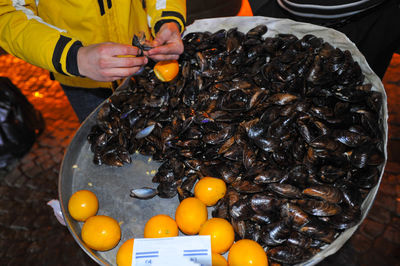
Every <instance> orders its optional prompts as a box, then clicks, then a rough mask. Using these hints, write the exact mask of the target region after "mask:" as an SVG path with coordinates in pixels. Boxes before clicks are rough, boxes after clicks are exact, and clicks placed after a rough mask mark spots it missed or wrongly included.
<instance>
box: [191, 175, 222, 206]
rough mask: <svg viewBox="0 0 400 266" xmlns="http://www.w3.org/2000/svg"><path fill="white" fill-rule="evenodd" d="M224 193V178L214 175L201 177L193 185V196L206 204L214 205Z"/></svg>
mask: <svg viewBox="0 0 400 266" xmlns="http://www.w3.org/2000/svg"><path fill="white" fill-rule="evenodd" d="M225 193H226V184H225V182H224V180H222V179H219V178H215V177H203V178H202V179H200V180H199V181H198V182H197V183H196V185H195V187H194V196H195V197H196V198H198V199H199V200H201V201H202V202H203V203H204V204H206V205H207V206H213V205H215V204H216V203H217V202H218V200H220V199H222V198H223V197H224V196H225Z"/></svg>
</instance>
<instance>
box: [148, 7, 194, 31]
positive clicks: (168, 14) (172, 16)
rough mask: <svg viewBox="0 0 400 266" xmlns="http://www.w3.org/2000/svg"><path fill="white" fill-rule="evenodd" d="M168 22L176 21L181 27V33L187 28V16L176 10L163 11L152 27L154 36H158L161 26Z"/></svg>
mask: <svg viewBox="0 0 400 266" xmlns="http://www.w3.org/2000/svg"><path fill="white" fill-rule="evenodd" d="M168 22H176V23H177V24H178V27H179V31H180V33H182V32H183V31H184V30H185V25H186V21H185V17H184V16H183V15H182V14H180V13H178V12H175V11H163V12H162V13H161V17H160V18H159V19H158V21H156V23H155V24H154V27H153V28H152V29H151V31H152V34H153V36H156V34H157V32H158V31H159V30H160V28H161V26H162V25H163V24H165V23H168Z"/></svg>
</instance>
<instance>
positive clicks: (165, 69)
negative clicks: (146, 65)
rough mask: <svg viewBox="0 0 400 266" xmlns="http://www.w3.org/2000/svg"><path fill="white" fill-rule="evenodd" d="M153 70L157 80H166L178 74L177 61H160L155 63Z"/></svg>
mask: <svg viewBox="0 0 400 266" xmlns="http://www.w3.org/2000/svg"><path fill="white" fill-rule="evenodd" d="M153 70H154V74H155V75H156V77H157V78H158V79H159V80H161V81H163V82H168V81H171V80H173V79H174V78H175V77H176V75H178V72H179V63H178V61H177V60H166V61H160V62H157V64H155V66H154V68H153Z"/></svg>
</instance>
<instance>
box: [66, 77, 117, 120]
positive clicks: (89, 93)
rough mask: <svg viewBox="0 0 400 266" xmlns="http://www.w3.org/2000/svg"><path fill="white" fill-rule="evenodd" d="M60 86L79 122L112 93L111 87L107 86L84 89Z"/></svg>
mask: <svg viewBox="0 0 400 266" xmlns="http://www.w3.org/2000/svg"><path fill="white" fill-rule="evenodd" d="M61 87H62V88H63V90H64V93H65V95H66V96H67V98H68V100H69V102H70V103H71V106H72V108H73V109H74V111H75V114H76V115H77V116H78V119H79V122H81V123H82V122H83V121H84V120H85V119H86V117H87V116H89V115H90V113H92V112H93V110H94V109H96V107H97V106H99V105H100V104H101V103H102V102H104V100H106V99H107V98H108V97H110V96H111V94H112V91H111V89H107V88H97V89H85V88H77V87H69V86H65V85H62V84H61Z"/></svg>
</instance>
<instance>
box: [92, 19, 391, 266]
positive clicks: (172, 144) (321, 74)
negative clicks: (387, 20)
mask: <svg viewBox="0 0 400 266" xmlns="http://www.w3.org/2000/svg"><path fill="white" fill-rule="evenodd" d="M266 32H267V27H266V26H264V25H259V26H257V27H255V28H253V29H251V30H250V31H248V32H247V33H242V32H240V31H238V30H237V29H236V28H232V29H229V30H219V31H217V32H215V33H210V32H194V33H189V34H187V35H186V36H185V37H184V39H183V41H184V46H185V51H184V53H183V54H182V55H181V57H180V59H179V63H180V69H181V71H180V73H179V76H178V77H177V78H176V79H175V80H173V81H171V82H169V83H162V82H160V81H158V80H157V78H155V75H154V73H153V71H152V69H151V67H146V71H144V72H143V73H142V74H141V75H138V76H135V77H134V80H132V85H131V86H129V87H128V88H124V89H122V88H121V89H119V90H117V91H116V92H115V93H114V94H113V95H112V96H111V97H110V98H109V100H108V102H106V103H105V104H104V105H103V106H102V107H101V109H100V110H99V112H98V115H97V121H96V122H97V123H96V125H95V126H93V127H92V129H91V132H90V134H89V135H88V140H89V142H90V144H91V150H92V151H93V153H94V163H96V164H98V165H100V164H107V165H113V166H122V165H123V164H124V163H130V162H131V159H130V154H132V153H134V152H135V151H139V152H140V153H142V154H144V155H151V156H152V157H153V159H155V160H158V161H161V162H162V165H161V166H160V168H159V169H158V172H157V174H156V175H155V176H154V177H153V180H152V181H153V182H154V183H158V187H157V189H156V193H154V194H157V195H158V196H159V197H167V198H168V197H174V196H175V195H177V194H178V196H179V199H180V200H182V199H184V198H186V197H189V196H193V193H192V188H193V186H194V184H195V183H196V181H197V180H199V179H200V178H202V177H204V176H213V177H218V178H221V179H223V180H224V181H225V182H226V184H227V187H228V190H227V194H226V196H225V197H224V198H223V199H221V200H220V201H219V202H218V203H217V205H216V206H215V208H214V210H213V216H214V217H222V218H225V219H227V220H228V221H230V222H231V223H232V225H233V226H234V229H235V232H236V237H237V239H241V238H249V239H253V240H255V241H257V242H258V243H260V244H261V245H262V246H263V247H264V248H265V251H266V252H267V254H268V257H269V260H270V261H271V262H277V263H283V264H294V263H299V262H303V261H306V260H308V259H309V258H310V257H312V256H313V255H314V254H316V253H318V252H319V251H320V250H321V249H322V248H324V247H326V245H327V244H329V243H331V242H332V241H334V240H335V239H336V238H337V237H338V235H339V234H340V233H341V232H343V231H344V230H346V229H348V228H350V227H352V226H354V225H356V224H357V223H358V222H359V221H360V219H361V211H360V206H361V203H362V202H363V200H364V198H365V197H366V195H367V193H368V192H369V190H370V189H371V188H372V187H374V186H375V185H376V184H377V182H378V180H379V177H380V174H381V172H382V171H383V169H382V168H383V167H382V166H383V164H384V161H385V157H384V152H383V149H384V147H383V145H384V144H383V138H384V130H383V121H382V112H383V111H382V101H383V99H382V95H381V93H379V92H377V91H372V90H371V84H364V75H363V74H362V71H361V68H360V66H359V64H358V63H357V62H355V61H354V60H353V58H352V55H351V54H350V52H349V51H347V50H346V51H342V50H341V49H338V48H334V47H333V46H332V45H330V44H329V43H327V42H324V40H323V39H321V38H318V37H316V36H313V35H305V36H304V37H302V38H301V39H298V38H297V37H296V36H294V35H291V34H278V35H276V36H275V37H266V38H264V37H263V35H264V34H265V33H266Z"/></svg>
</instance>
